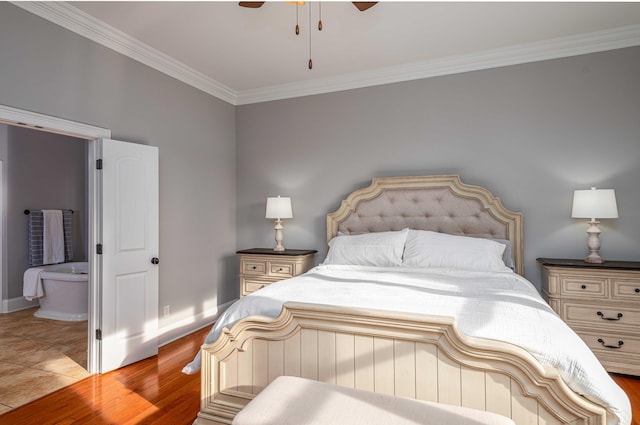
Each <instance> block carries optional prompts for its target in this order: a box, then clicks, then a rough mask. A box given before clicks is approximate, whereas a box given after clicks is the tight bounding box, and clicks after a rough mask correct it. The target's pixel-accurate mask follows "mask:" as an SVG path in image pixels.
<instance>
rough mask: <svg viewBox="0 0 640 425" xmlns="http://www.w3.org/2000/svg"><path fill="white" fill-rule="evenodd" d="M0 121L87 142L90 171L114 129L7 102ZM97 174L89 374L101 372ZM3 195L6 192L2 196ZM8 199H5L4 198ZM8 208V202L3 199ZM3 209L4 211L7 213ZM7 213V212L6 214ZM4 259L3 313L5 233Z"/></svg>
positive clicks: (90, 249) (91, 191) (2, 282)
mask: <svg viewBox="0 0 640 425" xmlns="http://www.w3.org/2000/svg"><path fill="white" fill-rule="evenodd" d="M0 122H1V123H4V124H8V125H14V126H19V127H23V128H31V129H33V130H38V131H45V132H50V133H56V134H63V135H68V136H72V137H76V138H78V139H82V140H85V141H86V143H87V149H86V150H87V155H86V157H87V169H88V170H91V169H93V167H94V166H95V163H96V159H97V156H98V154H97V149H98V148H97V146H96V145H97V140H99V139H101V138H109V137H111V131H110V130H107V129H104V128H99V127H94V126H90V125H86V124H82V123H78V122H74V121H69V120H64V119H60V118H55V117H50V116H47V115H42V114H38V113H34V112H29V111H23V110H20V109H16V108H12V107H9V106H5V105H0ZM2 172H3V177H4V178H5V179H6V167H3V170H2ZM94 174H95V173H91V172H88V173H87V177H88V182H87V188H88V193H87V205H88V220H87V221H88V222H87V240H88V246H87V259H88V261H89V263H90V268H89V307H88V310H89V312H88V315H89V317H88V323H87V326H88V332H87V346H88V347H87V348H88V350H87V370H88V371H89V372H90V373H98V372H99V371H100V370H99V367H100V359H99V347H98V340H97V338H96V335H95V334H94V332H92V330H93V329H97V328H98V326H97V325H98V324H99V311H98V310H99V309H98V308H96V306H98V302H99V296H98V291H97V288H96V282H97V272H98V270H96V267H97V265H96V264H95V261H92V259H93V258H94V257H95V246H96V243H95V241H96V240H98V239H97V238H98V236H99V235H98V234H97V233H98V228H97V227H98V226H97V225H96V217H97V207H98V205H97V204H98V200H97V197H96V185H97V182H96V178H95V176H94ZM3 196H4V195H3ZM5 199H6V198H5ZM3 205H4V208H5V211H6V207H7V206H6V202H3ZM5 211H3V213H4V212H5ZM3 215H4V214H3ZM0 236H2V245H3V247H2V248H3V249H2V252H3V258H2V262H1V263H0V265H1V269H2V270H1V272H0V287H1V289H2V291H1V293H2V296H3V305H2V308H3V312H4V311H5V309H6V308H7V306H6V303H5V296H6V295H5V294H7V287H6V285H7V264H6V235H5V234H2V235H0Z"/></svg>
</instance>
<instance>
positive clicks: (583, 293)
mask: <svg viewBox="0 0 640 425" xmlns="http://www.w3.org/2000/svg"><path fill="white" fill-rule="evenodd" d="M560 293H561V294H562V295H569V296H573V297H585V298H594V297H597V298H606V297H607V279H605V278H598V277H588V276H584V275H579V274H575V275H568V274H562V275H560Z"/></svg>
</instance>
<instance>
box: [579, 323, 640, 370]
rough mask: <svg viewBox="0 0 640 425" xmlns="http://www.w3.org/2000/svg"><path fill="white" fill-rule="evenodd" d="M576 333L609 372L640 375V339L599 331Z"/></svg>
mask: <svg viewBox="0 0 640 425" xmlns="http://www.w3.org/2000/svg"><path fill="white" fill-rule="evenodd" d="M576 333H577V334H578V335H579V336H580V338H582V340H583V341H584V342H585V343H586V344H587V346H588V347H589V348H590V349H591V351H593V354H595V355H596V357H597V358H598V360H600V362H601V363H602V365H603V366H604V367H605V369H606V370H607V371H609V372H614V373H626V374H628V375H638V371H640V338H639V337H636V336H630V335H626V334H613V333H609V332H598V331H584V332H582V331H577V332H576Z"/></svg>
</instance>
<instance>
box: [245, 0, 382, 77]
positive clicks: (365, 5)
mask: <svg viewBox="0 0 640 425" xmlns="http://www.w3.org/2000/svg"><path fill="white" fill-rule="evenodd" d="M264 3H265V2H263V1H241V2H239V3H238V5H239V6H241V7H248V8H251V9H257V8H259V7H262V5H264ZM286 3H289V4H293V5H295V6H296V29H295V32H296V35H300V25H299V24H298V7H299V6H304V5H305V4H306V2H304V1H287V2H286ZM351 3H352V4H353V5H354V6H355V7H356V8H357V9H358V10H359V11H360V12H364V11H365V10H367V9H369V8H371V7H372V6H375V5H376V4H377V3H378V2H377V1H353V2H351ZM318 31H322V2H321V1H319V2H318ZM311 32H312V31H311V5H309V69H313V62H312V60H311Z"/></svg>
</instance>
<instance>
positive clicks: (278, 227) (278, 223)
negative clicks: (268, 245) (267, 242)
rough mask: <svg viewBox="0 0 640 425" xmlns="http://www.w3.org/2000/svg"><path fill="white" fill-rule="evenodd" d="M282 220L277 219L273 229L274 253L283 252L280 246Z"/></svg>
mask: <svg viewBox="0 0 640 425" xmlns="http://www.w3.org/2000/svg"><path fill="white" fill-rule="evenodd" d="M283 228H284V227H282V220H280V219H277V220H276V225H275V227H274V229H275V231H276V246H275V248H273V250H274V251H284V246H283V245H282V240H283V239H284V235H283V233H282V229H283Z"/></svg>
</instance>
